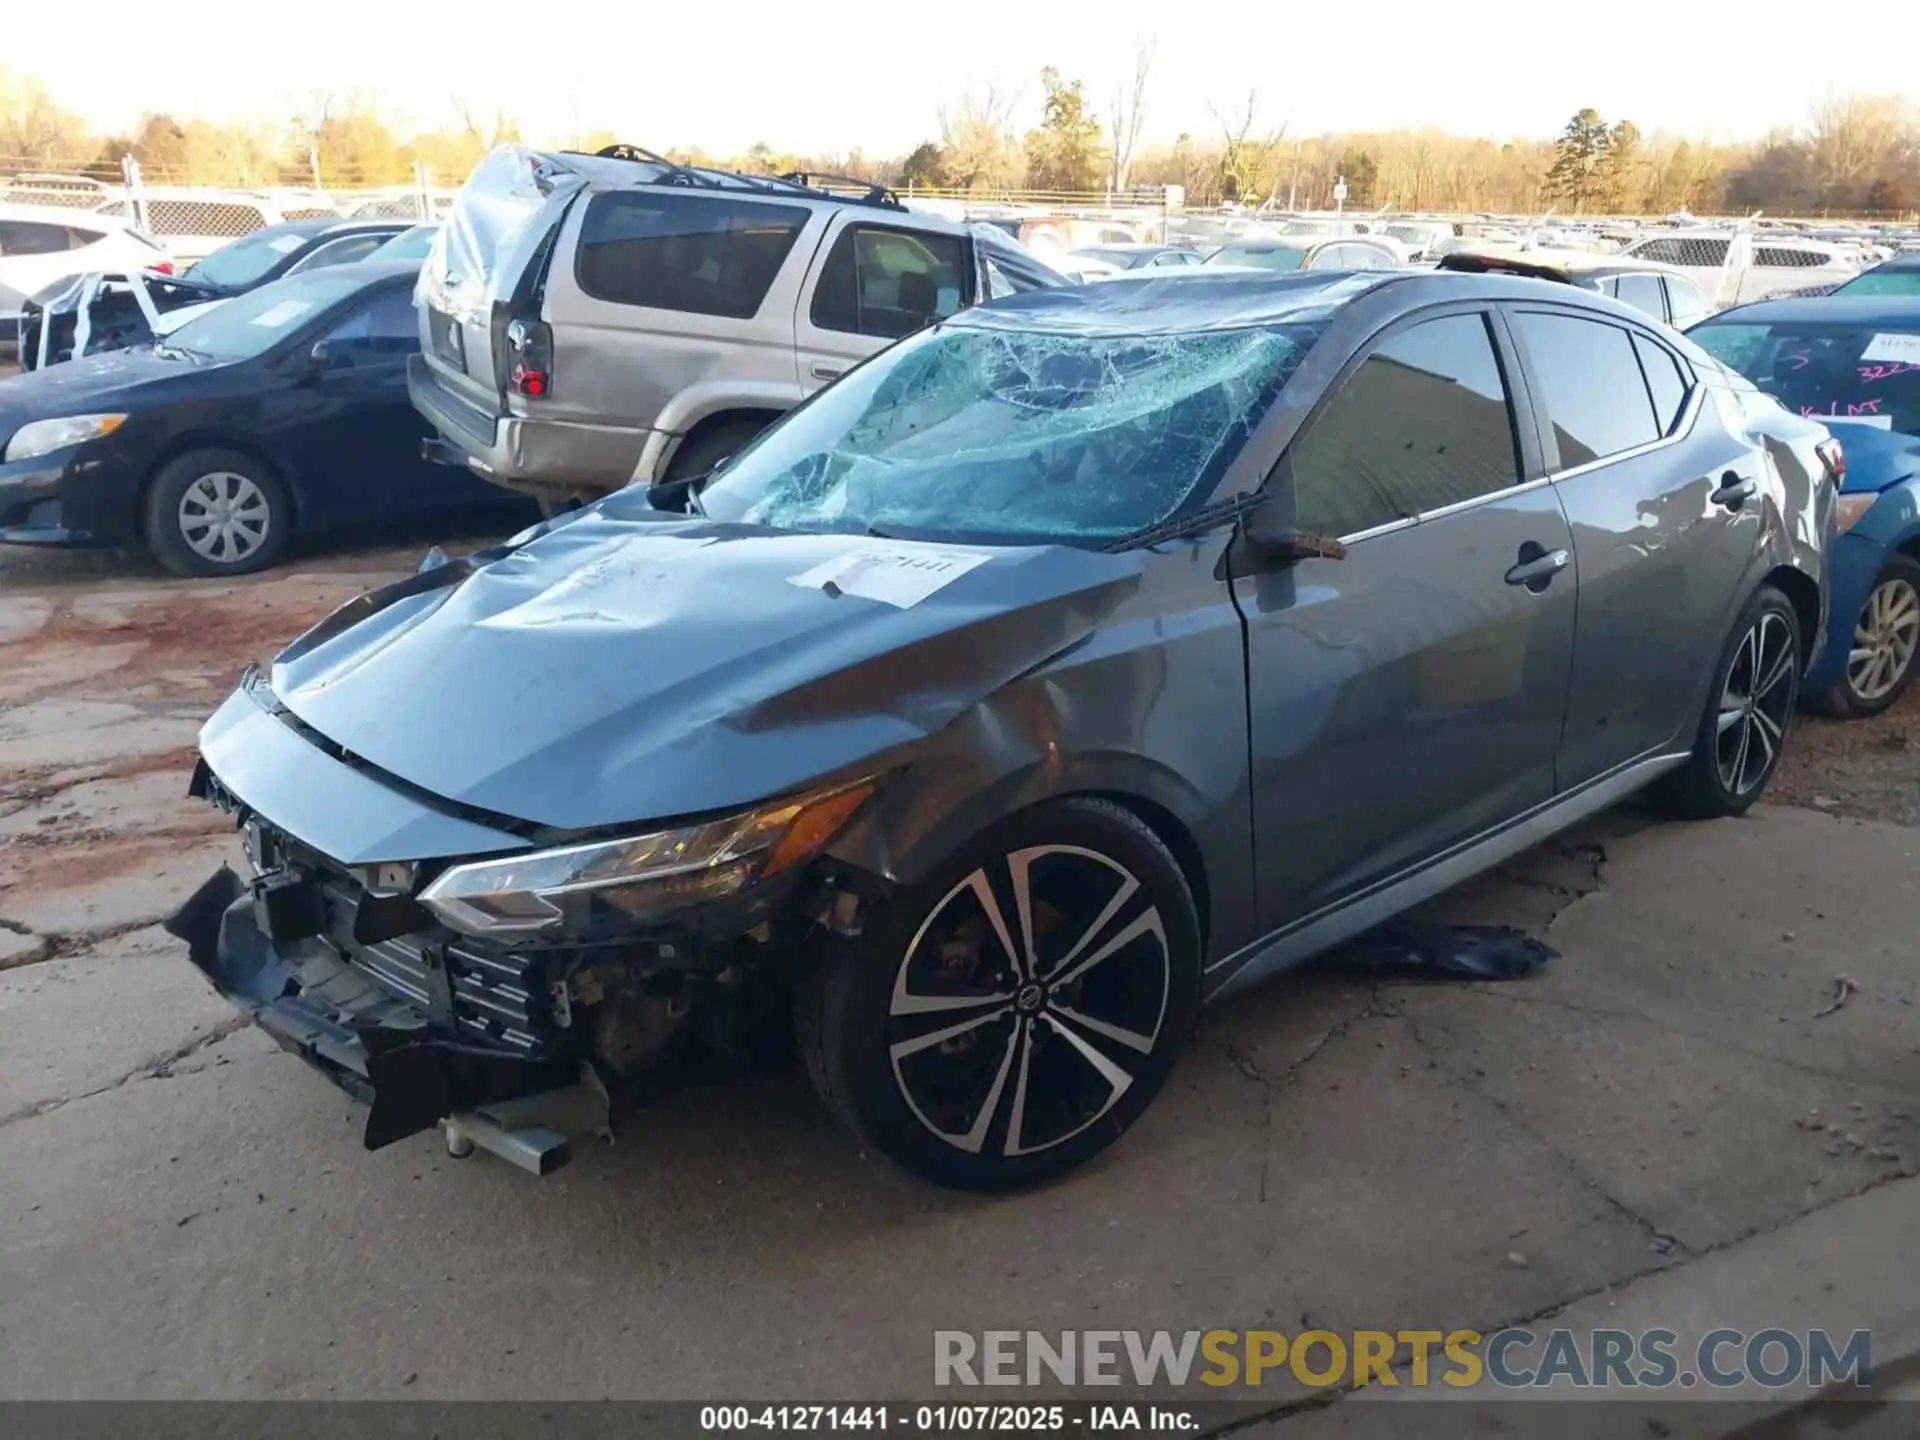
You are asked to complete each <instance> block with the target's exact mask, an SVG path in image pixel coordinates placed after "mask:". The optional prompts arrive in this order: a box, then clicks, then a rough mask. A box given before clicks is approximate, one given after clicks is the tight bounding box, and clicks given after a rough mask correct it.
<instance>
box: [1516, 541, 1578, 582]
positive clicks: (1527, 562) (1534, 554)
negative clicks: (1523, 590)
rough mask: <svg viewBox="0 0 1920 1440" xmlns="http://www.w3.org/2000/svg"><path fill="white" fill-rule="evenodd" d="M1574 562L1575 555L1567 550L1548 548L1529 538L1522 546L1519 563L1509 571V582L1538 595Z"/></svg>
mask: <svg viewBox="0 0 1920 1440" xmlns="http://www.w3.org/2000/svg"><path fill="white" fill-rule="evenodd" d="M1572 563H1573V556H1571V555H1569V554H1568V553H1567V552H1566V551H1565V550H1548V549H1546V548H1544V547H1542V546H1540V545H1537V544H1535V543H1534V542H1533V541H1531V540H1529V541H1528V542H1527V543H1526V544H1524V545H1522V546H1521V547H1520V560H1519V563H1518V564H1516V565H1515V566H1514V567H1513V568H1512V569H1511V570H1509V571H1507V584H1509V585H1524V586H1526V587H1527V589H1528V590H1530V591H1531V592H1532V593H1533V594H1535V595H1538V594H1539V593H1540V592H1541V591H1542V590H1544V589H1546V588H1547V586H1549V585H1551V584H1552V583H1553V577H1554V576H1556V575H1558V574H1559V573H1560V572H1561V571H1562V570H1564V569H1566V568H1567V566H1568V565H1570V564H1572Z"/></svg>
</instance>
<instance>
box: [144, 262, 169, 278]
mask: <svg viewBox="0 0 1920 1440" xmlns="http://www.w3.org/2000/svg"><path fill="white" fill-rule="evenodd" d="M147 269H149V270H151V271H153V273H154V274H156V275H171V274H173V262H172V261H171V260H156V261H154V262H153V264H151V265H149V266H148V267H147Z"/></svg>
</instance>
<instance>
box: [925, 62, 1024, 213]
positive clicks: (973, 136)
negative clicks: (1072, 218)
mask: <svg viewBox="0 0 1920 1440" xmlns="http://www.w3.org/2000/svg"><path fill="white" fill-rule="evenodd" d="M1019 100H1020V96H1019V94H1018V92H1015V93H1013V94H1007V95H1003V94H1001V93H1000V91H999V90H997V89H996V88H995V87H993V86H991V85H989V86H988V87H987V88H986V89H985V90H984V91H975V90H968V91H967V92H965V93H964V94H963V95H961V97H960V99H959V100H958V102H956V103H955V104H953V105H947V104H942V105H941V106H940V107H939V110H938V112H937V113H938V116H939V121H940V146H941V149H942V150H943V151H945V153H946V160H947V170H948V173H949V174H951V175H952V176H953V181H954V184H956V185H957V186H959V187H960V188H961V189H962V190H1005V189H1008V188H1010V187H1011V186H1012V185H1013V184H1014V182H1015V181H1016V180H1017V179H1018V178H1019V176H1020V172H1021V167H1022V165H1023V163H1024V157H1023V156H1022V154H1021V151H1020V142H1019V140H1018V139H1017V138H1015V136H1014V133H1013V112H1014V108H1015V106H1016V105H1018V103H1019Z"/></svg>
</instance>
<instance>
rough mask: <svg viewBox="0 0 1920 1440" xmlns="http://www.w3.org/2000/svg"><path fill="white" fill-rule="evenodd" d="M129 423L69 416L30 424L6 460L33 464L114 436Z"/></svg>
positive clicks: (103, 417)
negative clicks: (41, 457)
mask: <svg viewBox="0 0 1920 1440" xmlns="http://www.w3.org/2000/svg"><path fill="white" fill-rule="evenodd" d="M126 421H127V417H126V416H125V415H66V416H63V417H61V418H60V419H58V420H29V421H28V422H27V423H26V424H25V425H22V426H21V427H20V428H19V429H18V430H16V431H14V432H13V438H12V439H11V440H9V441H7V454H6V458H7V459H8V460H9V461H13V460H31V459H33V458H34V456H36V455H51V454H52V453H53V452H54V451H55V450H64V449H66V448H67V446H69V445H78V444H79V443H80V442H81V441H83V440H98V439H99V438H100V437H101V436H102V435H111V434H112V433H113V432H114V431H116V430H118V429H119V428H120V427H121V426H122V425H124V424H125V423H126Z"/></svg>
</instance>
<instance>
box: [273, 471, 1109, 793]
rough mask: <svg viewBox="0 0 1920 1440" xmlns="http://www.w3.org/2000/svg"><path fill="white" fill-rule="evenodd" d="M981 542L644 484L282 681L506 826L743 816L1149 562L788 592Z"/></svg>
mask: <svg viewBox="0 0 1920 1440" xmlns="http://www.w3.org/2000/svg"><path fill="white" fill-rule="evenodd" d="M963 548H964V547H951V546H920V545H916V544H914V543H913V542H907V541H881V540H873V539H866V538H863V537H860V536H851V535H822V534H794V533H785V534H771V533H768V532H765V531H758V530H749V529H745V528H743V527H738V526H732V525H722V524H717V523H715V522H710V521H705V520H699V519H691V518H682V517H662V516H660V515H659V514H658V513H657V512H653V511H650V510H646V509H644V508H643V507H641V506H640V505H639V504H638V503H637V497H636V496H635V494H634V492H626V493H623V494H621V495H618V496H615V497H612V498H611V499H610V500H609V501H607V502H603V504H601V505H600V506H596V507H594V508H593V509H591V510H589V511H586V512H582V513H581V514H580V515H579V516H578V517H577V518H571V519H570V520H569V522H568V523H565V524H563V525H561V526H558V527H557V528H554V529H553V530H552V531H551V532H550V533H548V534H545V535H543V536H541V537H540V538H538V539H536V540H534V541H532V542H531V543H529V544H527V545H524V546H522V547H520V548H519V549H517V550H514V551H512V552H511V553H509V554H506V555H505V556H503V557H501V558H498V559H495V560H492V561H491V562H486V561H484V559H483V558H482V559H479V560H478V561H477V563H473V564H469V563H468V562H464V561H460V562H454V563H452V564H449V565H447V566H444V567H442V568H441V569H439V570H435V571H429V572H426V573H424V574H422V575H418V576H415V577H414V578H413V579H411V580H408V581H403V582H401V583H400V584H398V585H394V586H389V587H388V588H387V589H385V590H383V591H378V592H375V593H374V594H373V595H370V596H364V597H362V598H361V599H360V600H357V601H354V602H352V603H351V604H350V605H348V606H347V607H345V608H344V609H343V610H342V611H341V612H340V613H339V614H338V615H336V616H335V617H334V618H333V619H331V620H329V621H326V622H324V623H323V624H322V625H320V626H319V627H317V628H316V629H315V630H314V631H312V632H310V633H309V634H308V635H307V636H306V637H304V638H303V639H302V640H300V641H298V642H296V643H295V644H294V645H293V646H292V647H290V648H289V649H288V650H287V651H286V652H285V653H283V654H282V655H281V656H280V657H279V658H278V660H276V661H275V663H274V667H273V689H274V691H275V692H276V693H277V694H278V696H279V698H280V700H281V701H282V703H284V704H285V705H286V706H287V708H288V709H289V710H291V711H292V712H293V714H294V715H295V716H297V717H298V718H299V720H301V721H302V722H304V723H305V724H306V725H308V726H310V727H312V729H313V730H315V731H317V732H319V734H320V735H322V736H324V737H325V738H326V739H328V740H330V741H332V742H334V743H335V744H337V745H339V746H341V747H342V748H343V749H344V750H346V751H347V752H349V753H350V754H352V755H354V756H358V757H360V758H361V759H363V760H365V761H367V762H370V763H371V764H372V765H374V766H376V767H378V768H379V769H380V770H383V771H385V772H387V773H388V774H389V775H392V776H395V777H398V778H399V779H401V780H403V781H406V782H408V783H410V784H412V785H415V786H419V787H421V788H422V789H424V790H427V791H429V792H432V793H433V794H436V795H439V796H442V797H444V798H446V799H449V800H454V801H458V802H460V803H461V804H463V805H467V806H473V807H477V808H478V809H480V810H482V811H487V812H491V813H493V814H495V815H504V816H511V817H513V818H515V819H520V820H528V821H533V822H535V823H537V824H542V825H549V826H554V827H557V828H560V829H566V830H575V829H591V828H598V827H603V826H619V825H629V824H632V823H635V822H640V821H647V820H653V819H660V818H665V817H670V816H677V815H686V814H693V813H698V812H701V811H711V810H723V809H727V808H731V807H736V806H742V805H746V804H749V803H751V802H753V801H756V800H760V799H764V798H766V797H768V796H772V795H777V794H780V793H783V792H786V791H790V790H792V789H795V788H797V787H800V786H803V785H805V784H806V783H808V782H809V781H812V780H814V779H817V778H820V777H822V776H828V775H833V774H836V773H838V772H840V771H843V770H845V769H847V768H848V767H856V766H861V765H864V764H866V763H868V762H870V761H871V762H876V768H879V764H882V763H886V762H888V761H889V760H890V759H892V758H894V752H897V751H899V750H900V749H901V747H904V746H908V745H911V744H912V743H913V742H914V741H916V740H918V739H920V738H922V737H924V736H926V735H928V734H931V733H932V732H934V731H935V730H938V729H939V728H941V727H942V726H944V725H946V724H947V723H948V722H949V721H951V720H952V719H953V718H954V717H955V716H957V715H959V714H960V713H961V712H963V711H964V710H966V709H967V708H969V707H970V706H972V705H973V704H974V703H975V702H977V701H978V700H979V699H980V698H982V697H983V696H985V695H987V694H989V693H990V692H992V691H993V690H995V689H997V688H999V687H1000V686H1001V685H1004V684H1005V683H1006V682H1007V681H1008V680H1010V679H1012V678H1014V677H1015V676H1017V675H1019V674H1021V673H1023V672H1025V671H1027V670H1030V669H1032V668H1033V667H1034V666H1036V665H1038V664H1040V663H1041V662H1042V661H1044V660H1046V659H1048V658H1049V657H1051V656H1053V655H1055V654H1057V653H1058V652H1060V651H1061V650H1062V649H1063V648H1065V647H1066V646H1068V645H1070V644H1072V643H1073V642H1074V641H1076V640H1077V639H1079V638H1081V637H1082V636H1084V635H1086V634H1087V633H1088V632H1089V631H1090V630H1091V629H1092V628H1093V626H1094V625H1095V624H1097V623H1098V622H1099V620H1100V619H1101V618H1102V617H1103V616H1104V615H1106V614H1107V613H1109V612H1110V611H1111V610H1112V609H1113V607H1114V606H1115V605H1117V604H1118V603H1119V602H1120V601H1121V600H1122V599H1124V598H1125V597H1126V596H1127V595H1128V594H1130V593H1131V592H1132V591H1133V590H1134V588H1135V587H1136V585H1137V583H1138V577H1139V573H1140V567H1141V561H1142V557H1141V556H1140V555H1139V554H1137V553H1135V554H1117V555H1109V554H1099V553H1094V552H1089V551H1084V550H1078V549H1073V548H1070V547H1063V546H1034V547H1018V548H1013V547H1009V548H995V549H992V550H981V549H974V550H970V551H966V552H965V555H964V556H963V563H965V562H967V561H971V560H972V559H973V557H976V556H978V557H985V558H983V559H980V560H978V561H977V562H976V563H974V564H973V568H969V569H966V570H965V573H961V574H959V575H958V576H957V578H953V579H951V580H950V581H949V582H948V583H946V584H944V586H942V587H941V588H938V589H936V590H934V591H933V592H932V593H931V594H928V595H927V596H926V598H924V599H921V600H918V601H917V603H912V604H909V605H906V606H905V607H897V606H895V605H892V604H889V603H886V602H885V601H883V600H877V599H869V598H865V597H864V596H862V595H860V594H858V593H854V590H855V589H857V588H860V586H859V582H857V581H849V584H850V586H852V587H853V588H850V589H848V590H847V591H845V592H843V593H840V594H837V595H836V594H833V593H831V592H830V591H829V590H826V589H823V588H819V585H818V582H817V581H816V582H815V583H814V584H812V585H798V584H795V583H793V577H796V576H802V575H805V574H806V573H807V572H809V571H816V570H818V568H819V567H822V566H826V567H830V568H831V567H839V566H845V565H849V564H851V563H852V562H853V561H854V560H855V559H856V558H857V557H858V556H860V555H862V554H867V555H870V556H879V557H881V558H891V559H892V560H893V562H894V563H896V564H897V563H899V562H900V561H901V560H902V559H903V558H904V560H905V562H906V564H907V565H908V566H909V567H911V566H913V565H915V564H919V563H923V562H925V561H928V560H933V561H937V560H938V559H939V557H940V556H941V555H942V554H948V555H951V554H952V553H953V552H954V551H955V550H960V549H963Z"/></svg>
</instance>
